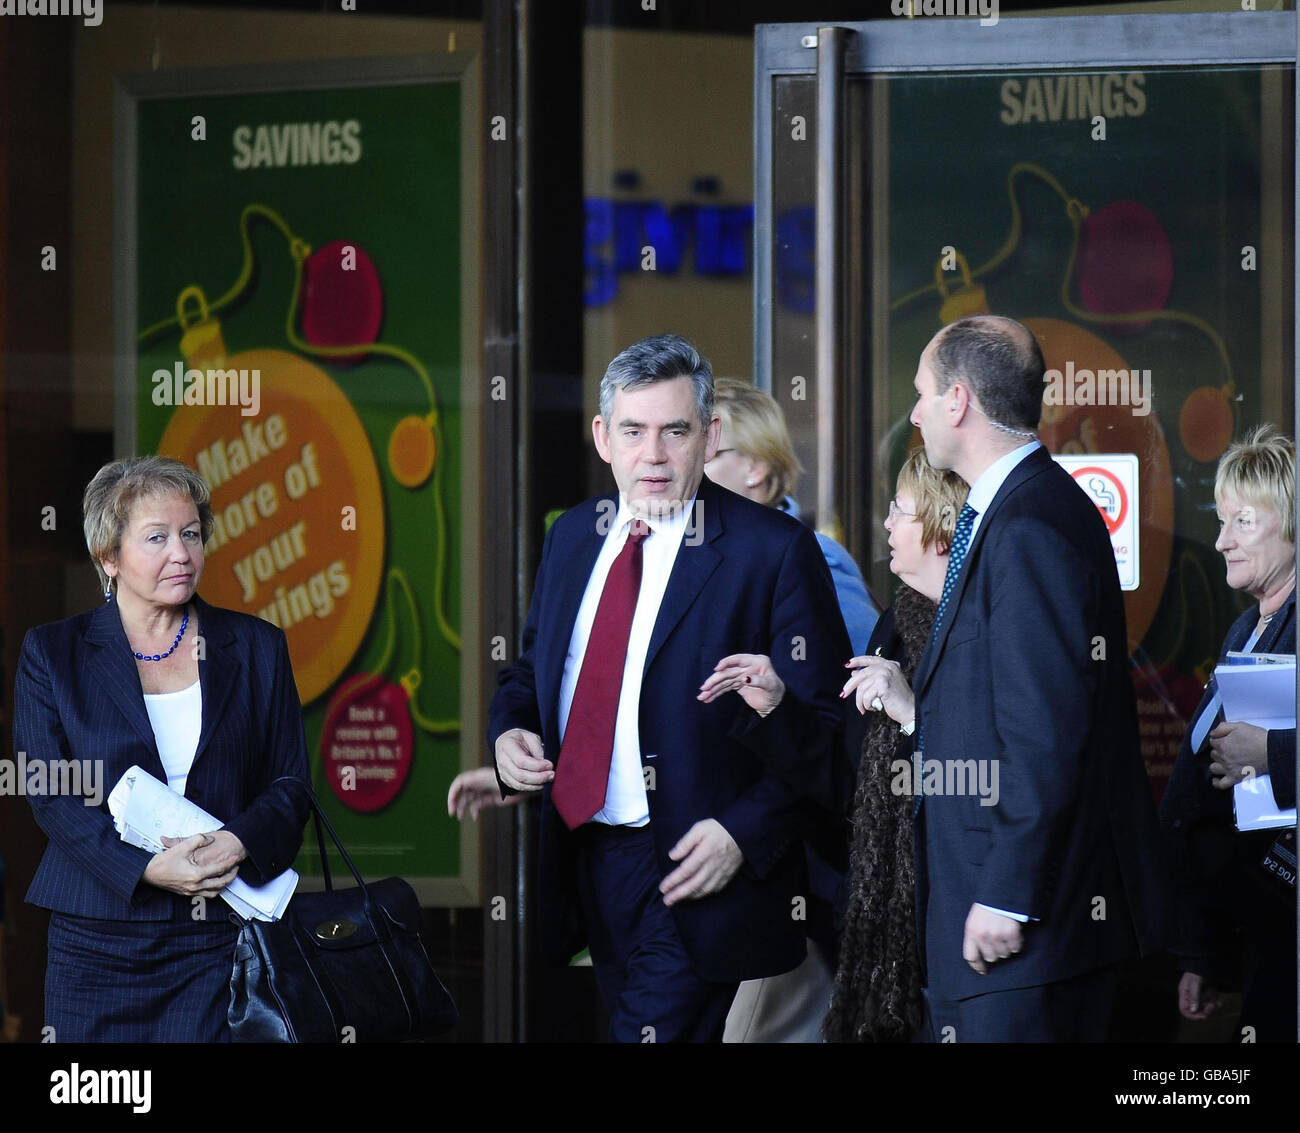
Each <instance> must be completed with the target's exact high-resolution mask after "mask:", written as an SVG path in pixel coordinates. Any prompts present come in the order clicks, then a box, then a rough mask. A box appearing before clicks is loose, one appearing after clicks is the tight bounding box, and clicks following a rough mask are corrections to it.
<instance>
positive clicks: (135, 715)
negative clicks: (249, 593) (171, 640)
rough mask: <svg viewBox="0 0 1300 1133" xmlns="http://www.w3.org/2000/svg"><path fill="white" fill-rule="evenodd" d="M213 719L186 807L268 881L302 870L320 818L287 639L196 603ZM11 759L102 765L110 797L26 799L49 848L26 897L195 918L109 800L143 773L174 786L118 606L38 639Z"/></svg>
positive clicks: (252, 879) (112, 915)
mask: <svg viewBox="0 0 1300 1133" xmlns="http://www.w3.org/2000/svg"><path fill="white" fill-rule="evenodd" d="M194 605H195V607H196V608H197V611H198V623H199V633H200V635H201V636H202V638H203V642H204V654H205V656H201V657H200V660H199V681H200V683H201V686H202V693H203V720H202V727H201V731H200V735H199V744H198V750H197V754H196V755H195V758H194V765H193V768H192V770H191V771H190V774H189V779H188V781H187V782H186V786H185V797H186V798H187V799H189V800H191V801H192V802H194V803H196V804H197V805H198V806H200V807H202V808H203V809H204V810H206V811H207V812H208V813H209V814H211V815H212V816H213V817H214V818H216V819H217V820H218V821H219V822H221V823H223V824H224V825H225V827H226V829H228V830H230V831H231V832H232V833H233V834H235V835H236V836H237V837H238V838H239V840H240V841H241V842H242V843H243V844H244V846H245V847H246V848H247V850H248V857H247V859H246V860H245V861H244V862H243V863H242V865H241V866H240V870H239V875H240V877H242V878H243V879H244V880H245V881H247V882H248V883H249V884H251V885H260V884H264V883H265V882H266V881H268V880H270V879H271V878H272V877H274V876H276V875H277V874H279V873H281V872H282V871H283V870H285V869H286V868H288V867H289V865H290V864H291V863H292V862H293V859H294V857H295V855H296V854H297V853H298V848H299V846H300V845H301V842H302V829H303V825H304V824H305V822H306V821H307V816H308V814H309V812H310V808H309V804H308V802H307V785H308V783H309V781H310V780H309V775H308V769H307V746H306V739H305V737H304V734H303V727H302V709H301V705H300V704H299V700H298V690H297V688H296V686H295V685H294V679H293V670H292V668H291V667H290V663H289V651H288V647H287V644H286V642H285V638H284V633H283V632H282V631H281V630H280V629H278V628H277V627H276V626H274V625H272V624H271V623H270V622H267V621H263V620H262V619H261V618H256V617H252V616H250V615H248V614H242V613H237V612H235V611H232V610H223V609H219V608H218V607H215V606H210V605H208V603H206V602H204V601H203V600H202V599H201V598H199V597H198V596H197V595H195V597H194ZM14 751H15V753H17V752H25V753H26V758H27V762H28V766H29V767H30V766H31V765H32V764H34V763H36V762H39V761H48V760H88V759H89V760H97V761H101V767H102V783H103V790H104V801H103V802H102V803H101V804H100V805H99V806H87V805H86V804H85V799H84V798H80V797H69V796H65V795H48V794H46V795H35V796H29V801H30V802H31V805H32V810H33V812H34V813H35V816H36V821H37V822H38V823H39V824H40V826H41V829H42V830H44V831H45V833H46V834H47V835H48V837H49V839H50V844H49V846H48V847H47V848H46V850H45V855H44V856H43V857H42V859H41V863H40V866H39V867H38V868H37V871H36V877H35V879H34V880H33V881H32V884H31V888H30V889H29V890H28V891H27V900H28V901H30V902H31V903H32V904H34V905H41V906H43V907H45V908H47V909H52V910H54V911H56V912H61V913H70V914H73V915H76V916H82V917H97V918H100V919H105V920H167V919H170V918H173V917H177V918H188V917H189V916H190V903H189V902H188V901H186V900H184V899H182V898H180V897H176V896H175V895H173V894H171V893H170V892H168V891H166V890H163V889H158V888H155V887H154V886H152V885H149V884H148V883H146V882H144V881H142V875H143V873H144V868H145V866H146V865H148V863H149V860H150V858H151V857H152V855H151V854H150V853H148V851H146V850H141V849H139V848H137V847H135V846H129V845H127V844H126V843H125V842H123V841H121V839H120V837H119V835H118V833H117V830H116V829H115V828H114V826H113V820H112V818H111V817H110V815H109V813H108V801H107V800H108V792H109V791H111V790H112V788H113V786H114V785H115V784H116V783H117V781H118V780H119V779H120V778H121V776H122V774H123V773H124V772H125V771H126V770H127V769H128V768H129V767H130V766H131V765H132V764H138V765H139V766H140V767H142V768H143V769H144V770H145V771H148V772H149V773H150V774H151V775H154V776H155V777H156V778H158V779H160V780H161V781H162V782H164V783H165V782H166V781H167V774H166V771H165V770H164V769H163V765H162V760H161V759H160V758H159V755H158V747H157V744H156V743H155V741H154V735H153V729H152V727H151V726H150V723H149V715H148V712H147V710H146V708H145V703H144V694H143V691H142V689H141V686H140V678H139V674H138V672H137V670H136V661H135V657H134V656H133V655H132V651H131V647H130V644H129V643H128V641H127V638H126V633H125V631H124V630H123V628H122V619H121V617H120V615H119V612H118V607H117V602H116V601H113V602H109V603H106V604H104V605H103V606H99V607H97V608H96V609H94V610H91V611H88V612H86V613H83V614H77V615H76V616H74V617H71V618H67V619H65V620H64V621H61V622H51V623H50V624H48V625H43V626H38V627H36V628H35V629H33V630H31V631H29V632H28V634H27V636H26V638H25V639H24V641H23V647H22V654H21V656H20V657H19V660H18V673H17V677H16V679H15V682H14Z"/></svg>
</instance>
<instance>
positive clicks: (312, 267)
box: [302, 240, 384, 364]
mask: <svg viewBox="0 0 1300 1133" xmlns="http://www.w3.org/2000/svg"><path fill="white" fill-rule="evenodd" d="M383 318H384V292H383V288H382V287H381V286H380V284H379V272H378V271H376V270H375V264H374V261H373V260H371V258H370V257H369V256H368V255H367V254H366V252H365V249H363V248H362V247H361V246H360V245H359V244H356V243H351V242H349V241H347V240H331V241H330V242H329V243H328V244H323V245H322V246H321V247H319V248H317V249H316V251H314V252H313V253H312V254H311V255H310V256H308V257H307V259H306V260H305V261H303V282H302V334H303V337H304V338H305V339H306V340H307V341H308V342H310V343H311V344H312V345H313V346H352V345H354V344H357V343H363V342H365V343H369V342H374V341H375V340H376V339H377V338H378V337H379V324H380V323H381V322H382V321H383ZM364 357H365V352H364V351H362V352H360V353H357V354H349V355H344V356H340V357H337V358H330V359H328V361H330V362H333V363H335V364H346V363H351V362H359V361H360V360H361V359H362V358H364Z"/></svg>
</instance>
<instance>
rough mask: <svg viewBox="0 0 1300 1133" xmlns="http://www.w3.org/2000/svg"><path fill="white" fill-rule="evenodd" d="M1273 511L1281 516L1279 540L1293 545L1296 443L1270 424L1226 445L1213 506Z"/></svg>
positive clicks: (1219, 469) (1215, 475)
mask: <svg viewBox="0 0 1300 1133" xmlns="http://www.w3.org/2000/svg"><path fill="white" fill-rule="evenodd" d="M1228 496H1231V497H1232V498H1233V499H1235V500H1236V501H1237V502H1238V503H1241V504H1251V505H1253V506H1255V507H1264V508H1272V509H1274V510H1275V511H1276V512H1277V513H1278V515H1280V516H1281V517H1282V538H1283V539H1285V540H1286V541H1287V542H1288V543H1290V544H1292V545H1294V544H1295V443H1294V442H1293V441H1292V440H1291V438H1290V437H1288V436H1286V435H1285V434H1283V433H1282V432H1280V431H1279V430H1278V429H1277V428H1276V427H1275V426H1273V425H1258V426H1256V427H1255V428H1254V429H1252V430H1251V431H1250V432H1249V433H1247V434H1246V437H1245V439H1244V440H1240V441H1237V442H1236V443H1235V444H1231V445H1229V446H1228V450H1227V451H1226V452H1225V453H1224V454H1223V456H1221V457H1220V458H1219V468H1218V471H1217V472H1215V474H1214V500H1215V502H1216V503H1219V502H1221V501H1223V500H1224V499H1225V498H1226V497H1228Z"/></svg>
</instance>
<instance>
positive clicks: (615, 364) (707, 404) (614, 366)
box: [600, 334, 713, 431]
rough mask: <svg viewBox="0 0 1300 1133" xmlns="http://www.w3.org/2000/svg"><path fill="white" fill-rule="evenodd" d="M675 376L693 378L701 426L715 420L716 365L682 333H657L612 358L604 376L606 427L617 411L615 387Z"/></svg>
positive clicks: (636, 386)
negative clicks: (714, 367)
mask: <svg viewBox="0 0 1300 1133" xmlns="http://www.w3.org/2000/svg"><path fill="white" fill-rule="evenodd" d="M673 378H690V379H691V385H692V386H693V387H694V388H695V411H696V413H697V414H698V415H699V418H700V430H701V431H703V430H705V429H707V428H708V427H709V422H710V421H712V420H713V367H712V366H710V365H709V360H708V359H707V358H705V357H704V355H702V354H701V353H700V352H699V351H698V350H696V349H695V347H694V346H692V345H691V343H690V342H688V341H687V340H686V339H684V338H682V336H681V335H679V334H656V335H653V336H652V337H650V338H643V339H642V340H641V341H640V342H634V343H633V344H632V345H631V346H629V347H628V348H627V349H626V350H624V351H623V352H622V353H621V354H620V355H619V356H618V357H617V358H615V359H614V361H612V362H611V363H610V364H609V366H608V368H607V369H606V370H605V376H604V377H603V378H601V380H600V415H601V417H603V418H604V420H605V426H606V428H608V427H609V425H610V420H609V419H610V416H611V414H613V412H614V392H615V390H620V389H621V390H630V389H640V388H641V387H642V386H648V385H653V384H654V383H655V382H666V381H671V380H672V379H673Z"/></svg>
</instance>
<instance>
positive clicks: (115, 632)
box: [85, 601, 167, 783]
mask: <svg viewBox="0 0 1300 1133" xmlns="http://www.w3.org/2000/svg"><path fill="white" fill-rule="evenodd" d="M85 640H86V643H87V644H88V645H89V646H90V657H89V659H88V660H87V663H86V664H87V668H88V670H89V673H90V676H91V678H92V680H94V682H95V683H96V684H98V685H99V686H100V687H101V688H102V689H103V690H104V691H105V692H106V693H108V696H109V699H110V700H112V702H113V703H114V704H115V705H116V706H117V708H118V711H120V712H121V713H122V716H123V717H124V718H125V720H126V722H127V723H128V724H130V726H131V730H132V731H133V732H135V734H136V736H137V737H138V738H139V740H140V742H141V743H142V744H143V745H144V747H145V750H146V751H147V752H148V753H149V758H148V759H146V760H144V761H143V764H144V765H146V766H145V769H146V770H147V771H149V772H151V773H152V774H153V775H155V776H156V777H157V778H160V779H162V781H163V782H164V783H165V782H166V781H167V773H166V771H164V770H163V765H162V759H161V757H160V756H159V755H158V745H157V743H156V742H155V741H154V735H153V725H152V724H150V723H149V713H148V711H147V710H146V709H145V706H144V690H143V689H142V688H141V687H140V674H139V673H138V672H137V671H136V667H135V654H134V653H133V652H132V650H131V643H130V642H129V641H127V638H126V630H124V629H123V628H122V617H121V614H120V613H119V612H118V608H117V602H116V601H113V602H105V603H104V605H102V606H100V607H99V608H98V609H96V610H95V613H94V616H93V617H91V619H90V625H89V626H88V627H87V629H86V638H85Z"/></svg>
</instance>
